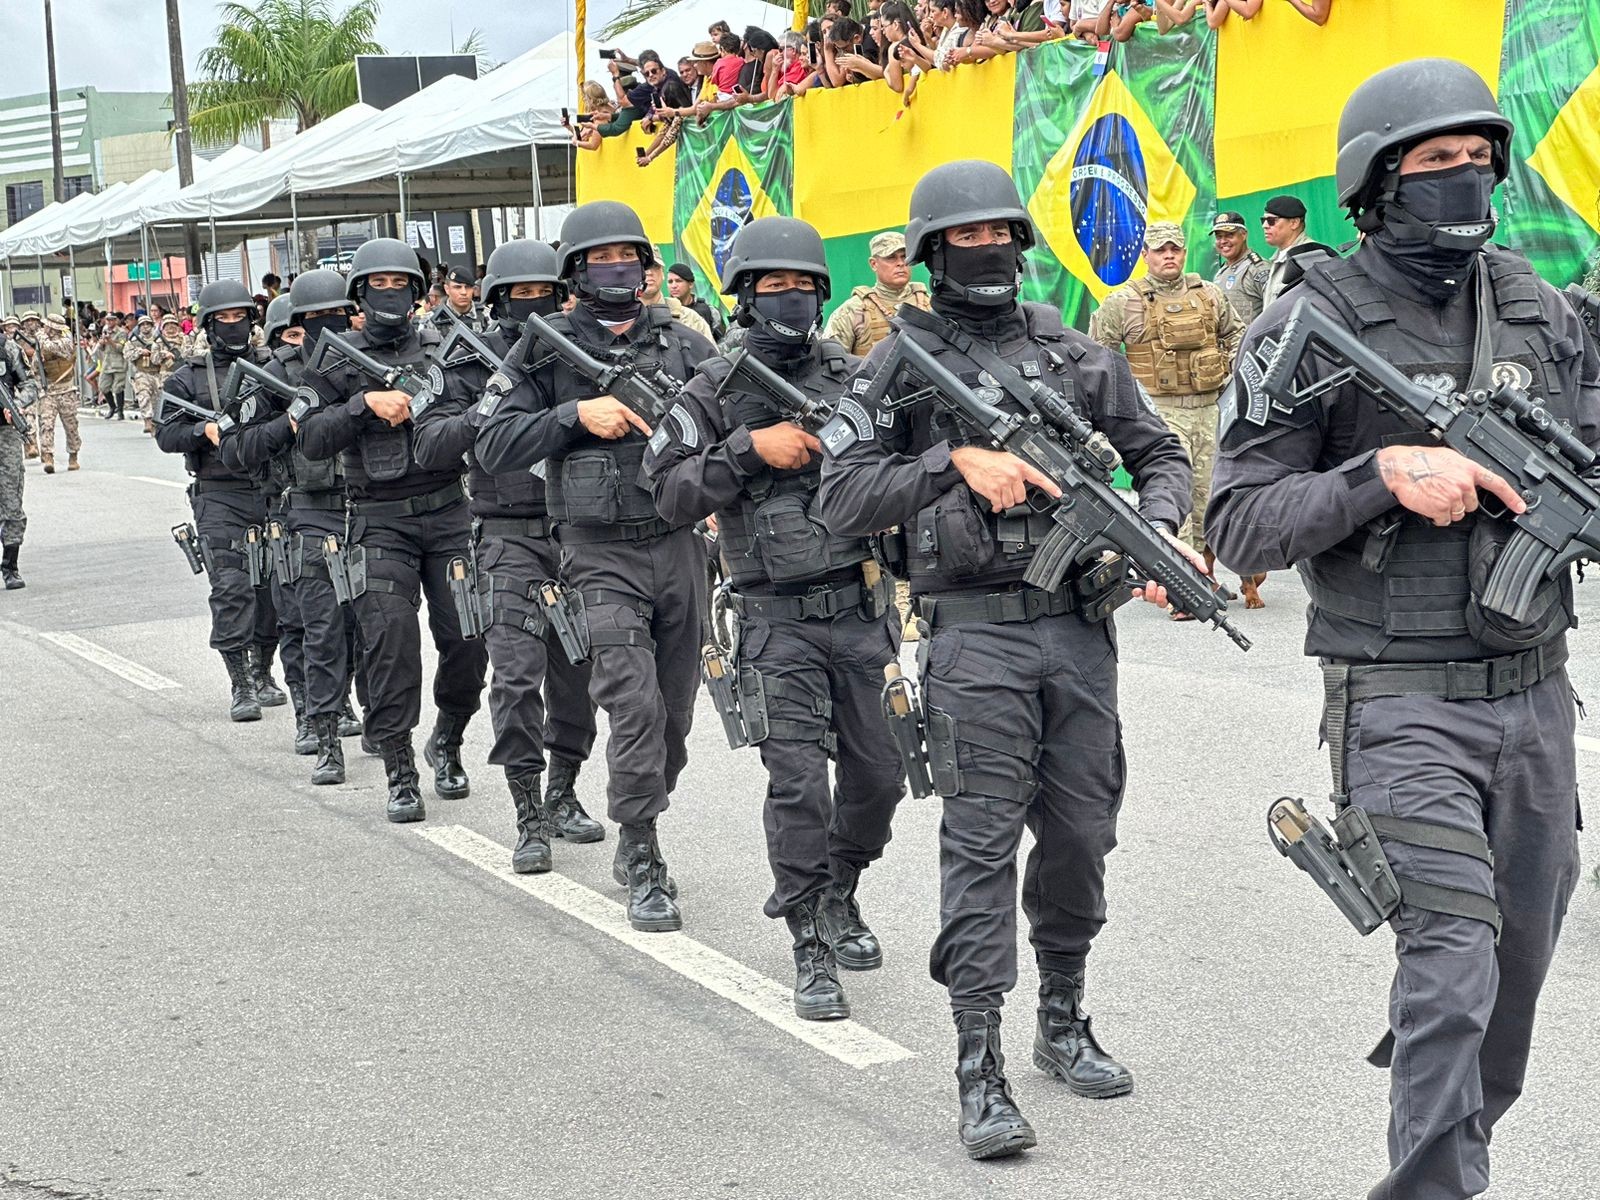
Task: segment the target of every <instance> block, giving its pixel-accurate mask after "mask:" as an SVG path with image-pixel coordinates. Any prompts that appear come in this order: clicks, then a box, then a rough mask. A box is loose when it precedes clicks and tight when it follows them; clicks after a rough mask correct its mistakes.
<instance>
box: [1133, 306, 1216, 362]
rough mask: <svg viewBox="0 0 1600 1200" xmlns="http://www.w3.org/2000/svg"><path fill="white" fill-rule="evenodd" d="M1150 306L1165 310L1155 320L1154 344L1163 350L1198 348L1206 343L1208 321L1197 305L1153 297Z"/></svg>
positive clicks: (1202, 310) (1208, 331)
mask: <svg viewBox="0 0 1600 1200" xmlns="http://www.w3.org/2000/svg"><path fill="white" fill-rule="evenodd" d="M1150 307H1151V309H1154V308H1157V307H1159V308H1162V309H1164V310H1165V311H1164V312H1163V313H1162V314H1161V315H1160V316H1159V318H1158V319H1157V322H1156V344H1157V345H1159V346H1160V347H1161V348H1162V349H1163V350H1199V349H1200V348H1201V347H1203V346H1204V345H1206V342H1207V337H1206V335H1207V334H1208V333H1210V332H1211V331H1210V329H1209V328H1208V326H1209V325H1210V322H1209V321H1207V320H1206V314H1205V310H1204V309H1203V308H1201V307H1200V306H1199V305H1196V304H1186V303H1184V302H1182V301H1178V300H1169V301H1167V302H1165V303H1162V302H1161V301H1160V300H1159V299H1154V298H1153V299H1152V300H1151V302H1150ZM1146 319H1147V320H1148V318H1146Z"/></svg>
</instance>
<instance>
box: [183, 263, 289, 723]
mask: <svg viewBox="0 0 1600 1200" xmlns="http://www.w3.org/2000/svg"><path fill="white" fill-rule="evenodd" d="M255 311H256V305H255V301H254V300H252V299H251V298H250V293H249V292H247V291H245V288H244V285H243V284H242V283H240V282H238V281H237V280H232V279H223V280H218V281H217V282H216V283H208V284H207V285H206V286H205V287H204V288H202V289H201V290H200V314H199V320H200V326H201V329H202V330H203V331H204V335H205V339H206V343H207V349H206V352H205V353H204V354H202V355H200V356H199V357H197V358H191V359H187V360H185V362H184V363H183V364H182V365H181V366H179V367H178V369H177V370H176V371H174V372H173V373H172V375H171V377H170V378H169V379H168V380H167V383H166V391H167V392H169V393H171V394H172V395H174V396H177V397H178V398H179V399H182V400H188V401H189V402H191V403H192V404H195V405H198V406H199V407H201V408H205V409H211V410H212V411H216V409H217V405H218V404H219V403H220V401H221V397H222V385H223V383H224V381H225V380H226V379H227V374H228V368H229V367H230V366H231V365H232V364H233V361H234V359H236V358H242V357H244V356H246V355H248V354H250V331H251V324H250V323H251V317H252V316H253V314H254V313H255ZM222 415H224V416H228V415H231V414H222ZM221 438H222V435H221V431H220V429H219V428H218V422H216V421H205V420H202V419H200V418H199V417H196V416H194V415H192V414H190V413H186V412H181V411H179V409H178V408H177V407H176V406H175V405H167V406H165V408H164V409H163V412H162V420H161V423H160V425H159V427H158V428H157V429H156V444H157V445H159V446H160V447H161V449H163V450H165V451H166V452H167V453H168V454H181V455H183V459H184V465H185V466H186V467H187V468H188V469H189V474H191V475H193V476H194V482H193V483H192V484H190V485H189V496H190V503H191V504H192V506H193V508H194V523H195V529H196V530H197V532H198V533H199V535H200V546H201V554H202V557H203V558H204V560H205V564H206V571H207V573H208V574H209V575H210V578H211V645H212V647H213V648H214V649H215V650H217V651H219V652H220V653H221V654H222V660H223V662H224V663H226V664H227V667H228V678H229V680H230V681H231V682H232V685H233V694H232V699H231V707H230V709H229V716H231V717H232V718H233V719H234V720H235V721H258V720H260V719H261V706H262V705H263V704H266V705H274V704H283V703H285V702H286V701H287V699H288V698H287V697H286V696H284V694H283V693H282V692H281V691H279V690H278V689H277V688H276V686H274V685H273V684H272V676H271V662H272V652H273V649H274V646H275V643H276V639H277V624H278V619H277V614H276V612H275V611H274V609H273V607H272V598H271V594H270V593H269V592H268V591H267V590H266V589H265V587H262V588H259V589H258V588H255V587H252V586H251V584H250V572H249V567H248V564H247V561H246V557H245V554H246V551H245V545H246V540H245V539H246V530H247V529H248V528H249V527H250V526H252V525H254V526H257V527H260V526H263V525H264V524H265V522H266V517H267V510H266V501H265V499H264V497H263V495H262V492H261V489H260V486H259V485H258V484H257V482H256V481H255V480H254V479H252V478H251V477H250V476H249V475H248V474H246V473H242V472H240V471H237V470H235V469H233V468H230V467H229V466H228V464H227V463H226V462H224V461H223V459H222V456H221V453H220V449H219V446H220V442H221Z"/></svg>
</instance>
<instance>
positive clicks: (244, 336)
mask: <svg viewBox="0 0 1600 1200" xmlns="http://www.w3.org/2000/svg"><path fill="white" fill-rule="evenodd" d="M206 341H207V342H208V343H210V346H211V350H212V353H214V354H216V355H217V356H218V357H219V358H238V357H239V356H240V355H241V354H243V353H244V352H245V351H246V350H248V349H250V322H249V320H248V319H246V320H243V321H219V320H217V319H216V318H215V317H212V318H211V319H209V320H208V321H206Z"/></svg>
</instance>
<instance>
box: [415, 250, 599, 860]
mask: <svg viewBox="0 0 1600 1200" xmlns="http://www.w3.org/2000/svg"><path fill="white" fill-rule="evenodd" d="M488 266H489V273H488V275H487V276H486V277H485V279H484V293H485V294H486V295H487V297H488V300H489V309H490V312H491V314H492V315H493V317H494V321H495V324H494V327H493V328H492V329H490V330H489V332H487V333H486V334H484V335H483V340H484V342H485V344H486V345H487V346H488V347H489V349H490V350H491V351H492V352H493V353H494V354H495V355H497V356H498V357H499V358H501V359H504V358H505V356H506V355H508V354H509V353H511V350H512V348H513V347H514V346H515V345H516V344H517V340H518V339H519V338H520V337H521V336H522V329H523V324H524V323H525V322H526V320H527V317H528V314H529V313H538V314H539V315H540V316H541V317H551V316H554V315H555V314H556V312H558V311H559V310H560V307H561V301H562V300H563V299H565V298H566V285H565V284H563V283H562V282H561V280H560V276H559V273H558V271H557V266H556V252H555V251H554V250H552V249H551V248H550V247H549V246H546V245H545V244H544V243H543V242H535V241H528V240H517V241H510V242H505V243H503V244H502V245H500V246H497V247H496V248H495V250H494V252H493V253H492V254H491V255H490V256H489V264H488ZM494 369H495V368H494V366H493V365H492V364H490V363H486V362H484V361H482V360H481V359H479V358H478V357H476V356H475V355H474V354H473V353H472V352H471V351H470V350H469V349H466V348H463V349H462V350H460V351H459V352H456V353H453V354H451V355H450V356H449V357H448V358H444V359H442V360H441V361H440V363H439V364H438V369H437V370H436V371H433V372H430V376H429V378H430V383H429V396H428V399H427V402H426V404H424V405H423V407H422V409H421V411H420V413H419V414H418V415H417V416H416V426H417V448H416V456H417V462H418V463H419V464H421V465H422V466H423V467H425V468H428V469H430V470H445V469H448V468H450V467H452V466H460V465H461V464H462V463H463V456H464V461H465V465H466V468H467V472H468V477H469V478H468V484H469V490H470V492H471V495H472V501H471V505H472V516H473V532H474V536H475V538H476V539H477V550H478V565H479V570H480V571H482V572H484V573H485V576H486V577H485V578H484V579H482V580H481V581H480V586H481V588H482V589H483V592H484V597H483V599H484V608H485V620H486V621H487V622H488V628H487V629H485V631H484V634H483V638H484V641H485V642H486V643H487V645H488V648H489V661H490V663H492V664H493V666H494V674H493V676H492V680H491V683H490V686H489V715H490V718H491V719H492V721H493V722H494V745H493V746H491V747H490V749H489V761H490V762H492V763H494V764H495V765H496V766H500V767H503V768H505V773H506V783H507V785H508V786H509V787H510V789H511V799H512V804H513V807H514V810H515V813H516V821H517V845H516V849H515V850H514V851H513V852H512V855H511V866H512V869H513V870H515V871H517V872H518V873H521V874H532V873H536V872H544V871H548V870H550V868H551V865H552V860H551V852H550V841H551V839H552V838H564V839H566V840H567V841H570V842H598V841H600V840H601V839H602V838H604V837H605V827H604V826H603V825H601V824H600V822H599V821H596V820H594V819H593V818H592V817H590V816H589V814H588V813H586V812H584V810H583V805H581V804H580V803H578V798H577V795H576V793H575V791H574V787H573V785H574V783H575V782H576V780H577V778H578V771H579V769H580V768H581V767H582V766H583V764H584V762H586V761H587V760H588V757H589V751H590V749H591V748H593V746H594V737H595V722H594V704H593V702H592V701H591V700H590V699H589V664H588V663H587V662H582V663H576V664H574V663H573V662H572V661H571V659H570V658H568V656H567V653H566V651H565V650H564V649H562V647H561V644H560V641H559V640H558V639H557V637H556V635H555V632H554V630H553V629H552V628H551V626H550V623H549V621H548V620H547V619H546V617H545V614H544V611H543V606H542V605H541V604H540V602H539V600H538V599H537V596H538V594H539V586H540V585H541V584H542V583H543V582H544V581H545V580H548V579H559V578H560V577H561V568H560V558H561V552H560V546H559V545H558V544H557V543H556V540H555V528H554V523H553V522H552V520H551V518H550V512H549V508H548V506H547V504H546V500H545V488H544V480H543V479H541V478H540V477H539V476H538V475H537V474H535V473H534V472H532V471H529V470H527V469H521V470H514V471H507V472H505V473H503V474H500V475H491V474H490V473H489V472H487V471H485V470H484V469H483V466H482V465H481V464H480V463H479V462H478V459H477V456H476V455H475V454H474V453H473V449H472V446H473V441H474V439H475V438H476V437H477V433H478V427H479V426H480V425H481V424H482V420H483V419H482V417H481V416H480V414H479V412H478V403H479V401H480V400H481V399H482V398H483V392H484V387H485V385H486V384H487V383H488V381H489V376H490V374H491V373H492V372H493V371H494ZM418 400H419V402H421V400H422V398H421V397H420V396H419V397H418ZM413 411H414V412H415V411H416V407H415V406H413ZM541 775H544V776H545V787H546V791H545V797H544V799H543V800H542V801H541V800H540V797H539V777H540V776H541Z"/></svg>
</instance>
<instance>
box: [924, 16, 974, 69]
mask: <svg viewBox="0 0 1600 1200" xmlns="http://www.w3.org/2000/svg"><path fill="white" fill-rule="evenodd" d="M971 36H972V30H970V29H968V28H967V27H966V26H965V25H952V26H950V28H949V29H946V30H945V31H944V32H943V33H942V34H940V35H939V42H938V44H937V45H936V46H934V48H933V65H934V66H936V67H938V68H939V70H941V71H948V70H950V68H951V67H953V66H954V65H955V64H954V63H952V62H951V61H950V52H951V51H952V50H955V49H958V48H959V47H961V46H963V45H965V44H966V43H967V42H968V41H969V40H970V39H971Z"/></svg>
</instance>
